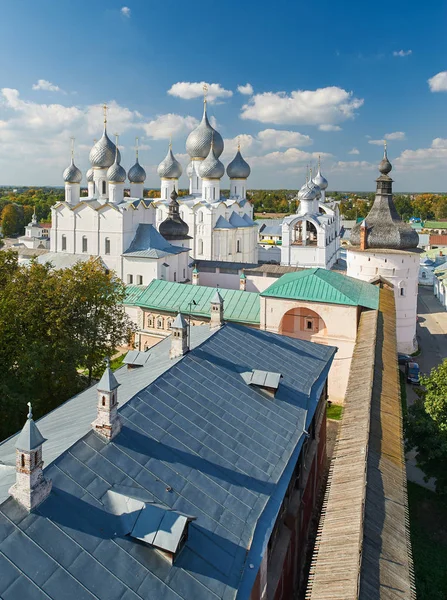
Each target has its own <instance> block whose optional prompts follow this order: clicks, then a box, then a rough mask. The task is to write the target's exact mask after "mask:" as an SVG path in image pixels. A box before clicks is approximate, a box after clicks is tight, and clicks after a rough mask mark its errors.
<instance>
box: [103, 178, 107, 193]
mask: <svg viewBox="0 0 447 600" xmlns="http://www.w3.org/2000/svg"><path fill="white" fill-rule="evenodd" d="M106 192H107V185H106V182H105V181H103V182H102V193H103V195H105V193H106Z"/></svg>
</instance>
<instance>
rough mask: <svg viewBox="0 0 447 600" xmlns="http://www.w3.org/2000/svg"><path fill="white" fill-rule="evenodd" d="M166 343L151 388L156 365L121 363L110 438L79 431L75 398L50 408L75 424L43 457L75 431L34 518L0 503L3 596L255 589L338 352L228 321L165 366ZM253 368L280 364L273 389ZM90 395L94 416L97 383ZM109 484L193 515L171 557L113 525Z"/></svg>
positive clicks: (212, 595) (173, 594)
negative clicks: (262, 384) (116, 424)
mask: <svg viewBox="0 0 447 600" xmlns="http://www.w3.org/2000/svg"><path fill="white" fill-rule="evenodd" d="M201 329H206V330H207V329H208V328H206V327H195V328H192V333H195V331H194V330H201ZM208 335H210V334H209V332H208ZM166 341H167V342H168V343H167V344H165V345H164V346H163V348H164V350H165V354H166V355H165V357H164V360H165V361H166V362H165V367H166V366H167V367H169V366H170V367H171V368H169V370H168V371H166V373H165V374H163V375H161V376H160V377H158V378H157V377H156V376H155V378H154V380H153V382H152V383H151V384H150V385H147V383H144V385H143V386H142V385H141V384H142V383H143V380H144V378H142V377H141V374H142V373H143V374H145V376H146V380H147V379H148V377H149V376H150V377H153V363H152V367H151V360H149V361H148V362H147V363H146V365H145V366H144V367H142V368H141V369H138V370H136V371H132V372H129V371H126V370H124V372H123V370H122V369H121V370H119V371H118V379H119V381H120V383H122V386H121V388H120V393H119V398H120V404H121V406H120V408H119V413H120V417H121V419H122V429H121V432H120V433H119V434H118V436H117V437H116V438H114V440H112V441H111V442H109V443H105V442H103V441H102V440H101V439H100V437H99V436H98V435H97V434H96V433H95V432H93V431H89V432H88V433H87V434H86V435H84V436H83V437H81V436H82V433H80V430H79V423H78V421H77V419H76V418H74V416H75V415H73V412H72V406H71V404H72V403H73V402H76V399H77V398H79V396H78V397H76V398H74V399H73V400H71V401H69V402H67V403H66V404H65V405H63V406H62V407H60V408H59V409H57V411H53V413H51V414H54V413H56V412H59V414H60V415H61V418H62V419H66V416H67V414H68V413H71V419H70V420H69V421H68V422H67V420H65V424H66V426H65V427H64V428H61V427H60V425H61V423H59V426H57V424H56V423H54V421H53V427H52V429H53V430H52V432H51V434H50V435H49V436H48V437H49V442H47V443H46V444H44V452H45V446H46V445H47V444H50V441H51V435H53V434H54V435H56V434H59V435H63V436H64V437H65V438H67V437H69V435H70V432H71V430H76V440H77V441H76V442H75V443H74V444H73V445H69V446H68V449H67V450H66V451H65V452H63V454H62V455H60V456H59V458H57V459H56V460H55V461H54V462H53V463H52V464H51V465H50V466H49V467H47V468H46V469H45V475H46V477H48V478H49V479H52V481H53V488H52V492H51V494H50V496H49V498H48V499H47V500H46V501H45V502H43V503H42V504H41V505H40V506H39V507H38V508H37V509H36V510H35V511H34V512H33V513H32V514H28V513H27V512H26V511H25V510H24V509H22V508H21V507H20V506H19V505H18V503H17V502H16V501H15V500H14V499H12V498H9V499H8V500H7V501H6V502H4V503H3V504H2V505H1V506H0V532H1V536H0V572H1V573H2V577H1V578H0V597H1V598H2V599H4V600H11V599H15V598H17V597H23V598H27V600H28V599H29V600H35V599H37V598H39V599H40V598H52V599H54V600H60V599H62V598H63V599H64V600H65V599H72V598H73V599H75V600H80V599H93V598H96V599H98V598H100V599H103V598H104V600H105V599H107V600H114V599H116V600H131V599H138V598H140V599H142V598H144V599H148V598H154V599H155V598H156V599H157V600H158V599H164V600H165V599H167V600H174V599H176V600H180V599H185V600H191V599H193V598H194V600H196V599H197V600H201V599H214V600H215V599H216V598H222V599H223V600H229V599H231V598H235V597H236V595H237V598H238V599H245V598H247V599H248V598H249V597H250V593H251V590H252V587H253V583H254V580H255V577H256V574H257V571H258V569H259V565H260V561H261V559H262V556H263V554H264V552H265V548H266V544H267V541H268V539H269V536H270V533H271V531H272V528H273V525H274V523H275V520H276V516H277V514H278V511H279V508H280V505H281V502H282V499H283V497H284V494H285V492H286V489H287V486H288V484H289V482H290V477H291V473H292V472H293V469H294V468H295V466H296V461H297V459H298V456H299V450H300V448H301V444H302V442H303V430H304V428H305V427H306V426H307V425H308V424H309V423H310V420H311V419H312V417H313V414H314V410H315V407H316V405H317V402H318V398H319V396H320V394H321V391H322V389H323V386H324V383H325V380H326V378H327V373H328V370H329V368H330V364H331V362H332V359H333V356H334V353H335V349H334V348H331V347H328V346H323V345H319V344H313V343H310V342H305V341H301V340H296V339H292V338H286V337H283V336H279V335H275V334H271V333H268V332H263V331H258V330H254V329H250V328H246V327H241V326H236V325H225V326H224V327H222V328H221V329H219V330H217V332H216V333H214V334H213V335H211V336H210V337H208V339H207V340H206V341H205V342H204V343H203V344H201V345H200V346H198V347H196V348H195V349H194V350H193V351H191V352H189V353H188V354H186V355H185V356H184V357H183V358H182V359H181V360H178V361H177V360H171V361H170V360H169V359H168V358H167V350H168V348H169V343H170V340H169V339H167V340H166ZM162 344H163V342H161V343H160V344H159V345H158V346H155V347H154V348H152V349H151V353H152V352H154V353H155V352H157V350H156V349H157V348H158V352H159V351H160V347H161V346H162ZM253 369H259V370H264V371H275V372H279V371H281V373H282V374H283V377H284V385H281V386H280V387H279V389H278V392H277V394H276V397H275V398H268V399H267V398H265V396H264V395H263V394H262V392H260V391H258V390H256V388H254V387H252V386H248V385H247V384H246V383H245V382H244V381H243V379H242V377H241V373H242V372H246V371H250V370H253ZM129 373H130V377H129ZM137 378H138V380H139V385H138V386H137V385H136V381H135V380H136V379H137ZM125 382H126V384H125ZM128 386H129V387H130V388H131V389H132V395H133V398H132V399H131V400H130V401H127V402H125V399H126V396H127V395H128V389H127V387H128ZM87 392H88V391H87ZM87 392H84V394H86V393H87ZM123 399H124V405H123ZM85 400H86V401H85V402H84V405H85V406H83V408H85V409H86V411H85V412H89V418H88V421H89V422H91V421H92V420H93V418H94V414H95V405H96V393H95V391H93V394H91V393H90V395H89V396H88V401H87V398H86V399H85ZM87 405H88V409H87ZM77 408H78V410H77V412H79V409H80V408H82V407H81V406H79V405H78V407H77ZM92 413H93V414H92ZM51 414H50V415H48V416H47V417H45V418H44V419H42V420H41V421H42V423H43V421H45V419H48V418H49V417H50V416H51ZM76 416H77V415H76ZM79 416H80V417H81V419H82V420H83V422H85V421H86V419H85V418H84V414H83V412H82V411H81V412H80V414H79ZM42 431H44V427H43V424H42ZM79 438H80V439H79ZM6 444H8V442H6ZM4 446H5V444H3V445H1V446H0V457H1V458H2V459H3V458H4ZM114 486H126V487H128V488H133V489H134V490H135V495H134V496H133V497H136V498H138V497H139V496H138V494H140V495H141V497H142V496H143V495H144V496H145V497H144V498H143V497H142V500H143V501H144V502H151V501H153V502H155V503H158V504H161V505H163V506H165V507H166V508H169V509H173V510H174V511H176V512H179V513H182V514H185V515H191V516H194V517H196V520H195V521H194V522H192V523H191V524H190V525H189V535H188V540H187V543H186V545H185V547H184V548H183V550H182V551H181V553H180V554H179V556H178V558H177V560H176V561H175V563H174V565H173V566H171V565H170V564H169V562H168V561H166V560H165V559H164V558H163V557H161V556H160V554H159V553H158V552H157V550H155V549H154V548H151V547H150V546H147V545H145V544H144V543H141V542H138V541H136V540H135V539H133V538H131V537H129V536H127V535H122V534H120V524H121V521H120V517H117V516H116V515H115V514H111V512H110V510H108V509H107V507H106V506H105V505H104V504H103V503H102V502H101V498H103V497H104V495H105V494H106V492H108V491H109V490H112V491H113V489H114ZM252 565H253V567H252Z"/></svg>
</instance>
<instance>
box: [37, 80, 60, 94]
mask: <svg viewBox="0 0 447 600" xmlns="http://www.w3.org/2000/svg"><path fill="white" fill-rule="evenodd" d="M33 90H44V91H45V92H62V93H63V94H65V92H64V90H62V89H61V88H60V87H59V86H58V85H55V84H54V83H51V81H47V80H46V79H38V80H37V83H33Z"/></svg>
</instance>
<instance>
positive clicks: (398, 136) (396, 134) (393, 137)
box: [367, 131, 406, 146]
mask: <svg viewBox="0 0 447 600" xmlns="http://www.w3.org/2000/svg"><path fill="white" fill-rule="evenodd" d="M367 137H368V136H367ZM405 139H406V137H405V132H404V131H393V132H392V133H385V135H384V136H383V138H382V139H381V140H368V144H373V145H374V146H383V142H384V140H388V141H391V142H393V141H402V140H405Z"/></svg>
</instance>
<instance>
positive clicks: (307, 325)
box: [306, 319, 313, 329]
mask: <svg viewBox="0 0 447 600" xmlns="http://www.w3.org/2000/svg"><path fill="white" fill-rule="evenodd" d="M306 327H307V329H313V323H312V321H311V320H310V319H308V320H307V321H306Z"/></svg>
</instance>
